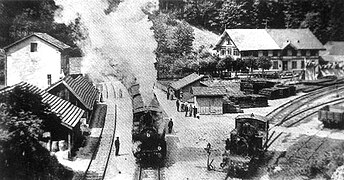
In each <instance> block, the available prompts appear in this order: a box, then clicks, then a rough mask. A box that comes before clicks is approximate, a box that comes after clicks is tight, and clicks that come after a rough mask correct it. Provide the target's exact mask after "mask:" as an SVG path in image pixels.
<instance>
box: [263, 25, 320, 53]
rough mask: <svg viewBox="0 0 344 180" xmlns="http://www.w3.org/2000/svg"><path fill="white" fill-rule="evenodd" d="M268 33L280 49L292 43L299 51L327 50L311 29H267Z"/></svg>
mask: <svg viewBox="0 0 344 180" xmlns="http://www.w3.org/2000/svg"><path fill="white" fill-rule="evenodd" d="M266 31H267V33H268V34H269V35H270V36H271V38H272V39H273V40H274V41H275V42H276V44H277V45H278V46H279V47H280V48H283V46H284V45H285V44H286V43H291V44H293V46H294V47H295V48H297V49H325V48H324V46H323V45H322V43H321V42H320V41H319V40H318V38H316V37H315V35H314V34H313V33H312V32H311V31H310V30H309V29H266Z"/></svg>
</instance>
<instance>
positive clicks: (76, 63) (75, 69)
mask: <svg viewBox="0 0 344 180" xmlns="http://www.w3.org/2000/svg"><path fill="white" fill-rule="evenodd" d="M81 62H82V57H71V58H69V74H82V73H81Z"/></svg>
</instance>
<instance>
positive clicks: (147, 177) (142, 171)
mask: <svg viewBox="0 0 344 180" xmlns="http://www.w3.org/2000/svg"><path fill="white" fill-rule="evenodd" d="M163 179H164V175H163V171H162V170H161V168H160V167H157V168H144V167H141V166H140V167H138V171H137V176H136V178H135V180H163Z"/></svg>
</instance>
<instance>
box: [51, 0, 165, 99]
mask: <svg viewBox="0 0 344 180" xmlns="http://www.w3.org/2000/svg"><path fill="white" fill-rule="evenodd" d="M55 2H56V4H57V5H59V6H60V7H61V9H60V11H58V12H57V13H56V16H55V20H56V21H57V22H62V23H65V24H69V23H71V22H73V21H74V20H75V18H77V17H79V18H80V22H81V25H82V28H81V29H83V32H82V34H83V35H84V36H85V37H86V39H85V40H81V41H80V42H77V44H78V46H79V47H80V48H81V49H82V51H83V53H84V60H83V63H82V72H83V73H86V74H88V75H89V76H91V78H93V79H98V80H99V81H102V79H104V77H108V76H111V75H114V76H116V77H120V78H123V80H124V82H123V83H125V84H126V85H129V84H130V83H131V80H130V79H132V78H130V77H132V76H133V77H135V78H136V82H137V83H139V84H140V92H141V94H142V96H143V99H144V101H145V102H150V99H151V98H152V97H153V96H152V95H153V93H152V87H153V85H154V82H155V81H156V70H155V68H154V62H155V61H156V60H155V54H154V50H155V49H156V47H157V42H156V41H155V39H154V36H153V35H154V34H153V32H152V31H151V30H150V28H151V26H152V22H150V21H149V20H148V16H147V15H146V14H145V13H144V12H143V10H144V11H150V10H152V9H153V10H156V8H157V5H158V2H157V0H124V1H122V2H121V1H118V2H120V3H119V4H118V6H117V7H113V5H109V1H108V0H55Z"/></svg>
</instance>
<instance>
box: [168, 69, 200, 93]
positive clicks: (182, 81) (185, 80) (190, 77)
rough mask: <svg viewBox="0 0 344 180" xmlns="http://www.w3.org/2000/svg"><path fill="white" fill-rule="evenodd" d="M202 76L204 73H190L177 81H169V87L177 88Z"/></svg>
mask: <svg viewBox="0 0 344 180" xmlns="http://www.w3.org/2000/svg"><path fill="white" fill-rule="evenodd" d="M203 77H204V75H198V74H196V73H192V74H190V75H188V76H186V77H184V78H182V79H179V80H178V81H175V82H173V83H171V87H172V88H173V89H175V90H179V89H181V88H183V87H185V86H187V85H189V84H191V83H193V82H195V81H197V80H200V79H202V78H203Z"/></svg>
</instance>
